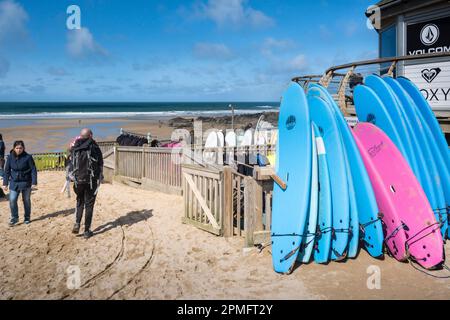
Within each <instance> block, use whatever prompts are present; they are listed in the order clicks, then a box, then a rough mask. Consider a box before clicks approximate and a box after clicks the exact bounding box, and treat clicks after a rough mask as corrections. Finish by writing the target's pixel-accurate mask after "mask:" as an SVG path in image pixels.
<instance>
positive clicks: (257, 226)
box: [244, 177, 263, 247]
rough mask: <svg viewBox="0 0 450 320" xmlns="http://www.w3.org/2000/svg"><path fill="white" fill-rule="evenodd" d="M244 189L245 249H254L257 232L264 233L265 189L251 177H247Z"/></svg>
mask: <svg viewBox="0 0 450 320" xmlns="http://www.w3.org/2000/svg"><path fill="white" fill-rule="evenodd" d="M244 181H245V182H244V183H245V188H244V229H245V247H253V245H254V240H253V235H254V232H255V231H262V229H263V225H262V211H263V189H262V185H261V184H260V183H259V182H258V181H256V180H255V179H253V178H251V177H246V178H245V180H244Z"/></svg>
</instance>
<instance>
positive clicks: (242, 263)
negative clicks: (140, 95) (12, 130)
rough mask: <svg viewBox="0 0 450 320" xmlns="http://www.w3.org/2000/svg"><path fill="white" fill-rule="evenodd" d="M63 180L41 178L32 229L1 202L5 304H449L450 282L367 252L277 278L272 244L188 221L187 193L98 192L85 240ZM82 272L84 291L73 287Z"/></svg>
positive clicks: (0, 292) (0, 270) (0, 283)
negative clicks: (373, 269)
mask: <svg viewBox="0 0 450 320" xmlns="http://www.w3.org/2000/svg"><path fill="white" fill-rule="evenodd" d="M63 181H64V177H63V174H62V173H51V172H47V173H40V174H39V182H40V185H39V189H38V190H37V191H35V192H34V193H33V196H32V200H33V213H32V219H33V222H32V223H31V224H30V225H28V226H26V225H23V224H21V225H18V226H16V227H14V228H9V227H8V226H7V222H8V217H9V208H8V203H7V202H6V201H1V202H0V219H1V223H0V241H1V243H2V249H1V250H0V275H1V276H0V298H1V299H190V298H192V299H208V298H209V299H247V298H248V299H270V298H273V299H283V298H292V299H313V298H322V299H330V298H344V299H356V298H407V299H412V298H418V299H428V298H438V299H449V298H450V280H448V279H435V278H431V277H429V276H427V275H424V274H422V273H420V272H418V271H416V270H414V269H413V268H412V267H411V266H410V265H408V264H404V263H399V262H396V261H395V260H393V259H392V258H389V257H386V259H385V260H384V261H379V260H375V259H372V258H371V257H369V256H368V255H367V254H366V253H365V252H362V253H361V254H360V256H359V257H358V259H356V260H351V261H348V262H346V263H331V264H329V265H326V266H319V265H315V264H314V263H313V264H310V265H305V266H301V267H300V268H298V269H296V270H295V271H294V273H293V274H291V275H289V276H283V275H278V274H276V273H274V272H273V271H272V268H271V256H270V248H266V249H264V250H263V252H262V253H259V252H258V250H251V251H250V252H248V253H245V254H244V252H243V250H242V245H243V240H242V239H240V238H231V239H225V238H220V237H216V236H213V235H210V234H208V233H206V232H203V231H200V230H197V229H196V228H194V227H192V226H189V225H184V224H182V223H181V216H182V214H183V203H182V198H181V197H178V196H172V195H166V194H161V193H157V192H151V191H144V190H137V189H133V188H130V187H127V186H123V185H118V184H114V185H110V184H105V185H102V186H101V189H100V192H99V196H98V202H97V206H96V210H95V213H94V223H93V230H94V232H95V236H94V237H93V238H91V239H89V240H85V239H83V238H82V237H76V236H74V235H73V234H71V233H70V231H71V227H72V223H73V220H74V209H73V208H74V198H72V199H67V198H66V197H65V195H61V194H60V193H59V190H60V188H61V186H62V184H63ZM72 196H73V195H72ZM21 212H23V211H21ZM446 251H447V255H448V253H449V245H448V244H447V246H446ZM371 265H376V266H378V267H379V268H380V270H381V289H380V290H369V289H368V288H367V285H366V282H367V278H368V277H369V274H368V273H367V268H368V267H369V266H371ZM77 268H79V270H80V272H81V274H80V275H81V277H80V285H81V286H80V288H79V289H72V288H73V284H74V283H75V282H73V281H71V279H74V277H73V275H72V273H71V272H72V271H73V270H76V269H77ZM435 274H437V275H448V273H446V272H445V271H438V272H435Z"/></svg>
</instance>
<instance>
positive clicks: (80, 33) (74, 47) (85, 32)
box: [66, 28, 108, 58]
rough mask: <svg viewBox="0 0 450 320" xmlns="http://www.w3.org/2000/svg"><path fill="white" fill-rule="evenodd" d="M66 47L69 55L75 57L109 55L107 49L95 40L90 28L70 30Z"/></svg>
mask: <svg viewBox="0 0 450 320" xmlns="http://www.w3.org/2000/svg"><path fill="white" fill-rule="evenodd" d="M66 48H67V52H68V53H69V55H71V56H72V57H74V58H82V57H86V56H107V55H108V53H107V51H106V50H105V49H103V48H102V47H101V46H100V45H99V44H98V43H97V42H95V40H94V36H93V35H92V33H91V32H90V31H89V29H88V28H81V29H74V30H69V31H68V33H67V46H66Z"/></svg>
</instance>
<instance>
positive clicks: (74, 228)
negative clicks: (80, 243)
mask: <svg viewBox="0 0 450 320" xmlns="http://www.w3.org/2000/svg"><path fill="white" fill-rule="evenodd" d="M72 233H74V234H78V233H80V224H79V223H75V224H74V225H73V229H72Z"/></svg>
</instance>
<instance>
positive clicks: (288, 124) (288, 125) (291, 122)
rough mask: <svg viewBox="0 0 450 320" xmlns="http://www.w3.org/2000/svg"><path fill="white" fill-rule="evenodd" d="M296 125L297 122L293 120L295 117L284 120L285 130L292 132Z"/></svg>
mask: <svg viewBox="0 0 450 320" xmlns="http://www.w3.org/2000/svg"><path fill="white" fill-rule="evenodd" d="M296 123H297V120H296V119H295V116H289V117H288V118H287V120H286V128H287V129H288V130H292V129H294V127H295V124H296Z"/></svg>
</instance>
